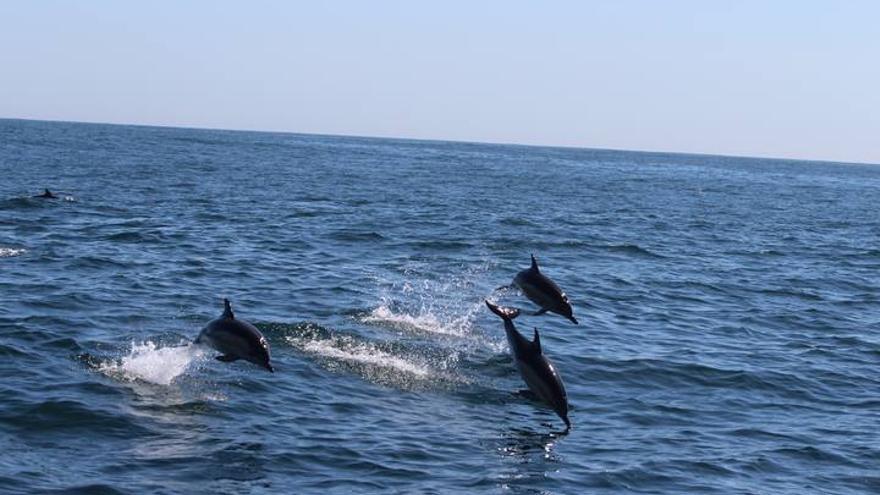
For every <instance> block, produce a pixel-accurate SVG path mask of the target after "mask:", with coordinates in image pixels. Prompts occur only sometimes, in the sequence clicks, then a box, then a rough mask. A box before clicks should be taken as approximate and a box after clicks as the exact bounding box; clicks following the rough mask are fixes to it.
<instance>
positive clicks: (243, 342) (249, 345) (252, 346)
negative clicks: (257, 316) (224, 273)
mask: <svg viewBox="0 0 880 495" xmlns="http://www.w3.org/2000/svg"><path fill="white" fill-rule="evenodd" d="M194 343H196V344H204V345H208V346H210V347H213V348H214V349H216V350H218V351H220V352H221V353H222V354H221V355H220V356H217V360H218V361H223V362H224V363H231V362H232V361H237V360H239V359H244V360H245V361H250V362H252V363H254V364H256V365H259V366H262V367H263V368H266V369H267V370H269V371H271V372H273V373H274V372H275V369H274V368H273V367H272V364H270V363H269V343H268V342H267V341H266V337H263V334H262V333H260V331H259V330H257V327H255V326H253V325H251V324H250V323H248V322H246V321H244V320H239V319H236V318H235V313H233V312H232V305H231V304H229V299H224V300H223V315H221V316H220V318H217V319H216V320H212V321H211V322H209V323H208V325H207V326H205V328H203V329H202V332H201V333H200V334H199V336H198V337H196V340H195V341H194Z"/></svg>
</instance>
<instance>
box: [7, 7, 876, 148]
mask: <svg viewBox="0 0 880 495" xmlns="http://www.w3.org/2000/svg"><path fill="white" fill-rule="evenodd" d="M878 22H880V2H876V1H859V0H849V1H845V2H835V1H831V0H828V1H811V0H803V1H787V0H775V1H751V0H742V1H732V0H731V1H723V0H716V1H709V0H700V1H684V0H665V1H659V0H607V1H588V0H585V1H553V0H548V1H537V0H535V1H528V2H527V1H517V0H507V1H495V0H484V1H478V0H473V1H459V0H446V1H391V0H373V1H343V0H340V1H333V0H327V1H310V2H305V1H303V2H299V1H280V0H279V1H273V0H254V1H247V2H245V1H225V0H216V1H199V0H154V1H149V2H128V1H115V0H76V1H74V0H67V1H52V0H27V1H24V0H21V1H20V0H5V1H3V2H0V118H27V119H45V120H69V121H87V122H110V123H132V124H151V125H170V126H186V127H209V128H223V129H250V130H272V131H290V132H300V133H316V134H336V135H358V136H386V137H403V138H418V139H441V140H457V141H478V142H499V143H519V144H539V145H562V146H577V147H586V148H611V149H626V150H650V151H672V152H689V153H710V154H725V155H745V156H764V157H780V158H801V159H814V160H831V161H848V162H867V163H880V140H878V137H880V29H878V27H877V26H878Z"/></svg>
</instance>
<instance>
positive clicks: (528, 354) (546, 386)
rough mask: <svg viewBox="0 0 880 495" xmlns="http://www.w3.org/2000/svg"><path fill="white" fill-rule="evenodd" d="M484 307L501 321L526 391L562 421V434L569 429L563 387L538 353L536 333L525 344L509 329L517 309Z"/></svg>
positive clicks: (538, 343) (550, 367)
mask: <svg viewBox="0 0 880 495" xmlns="http://www.w3.org/2000/svg"><path fill="white" fill-rule="evenodd" d="M486 306H488V307H489V309H490V310H492V312H493V313H495V314H496V315H498V316H500V317H501V319H502V320H504V332H505V333H506V334H507V343H508V344H510V352H511V354H513V361H514V363H516V367H517V369H518V370H519V374H520V375H522V378H523V380H524V381H525V382H526V385H528V386H529V390H531V391H532V393H533V394H535V395H537V396H538V398H539V399H541V400H542V401H544V402H546V403H547V404H548V405H549V406H550V407H552V408H553V410H554V411H556V414H558V415H559V417H560V418H562V421H565V428H566V430H568V429H569V428H571V422H570V421H569V420H568V397H567V396H566V394H565V385H563V384H562V378H560V377H559V373H557V372H556V368H554V367H553V364H552V363H550V361H549V360H548V359H547V357H546V356H544V353H543V351H542V350H541V337H540V336H539V335H538V330H537V329H535V340H533V341H531V342H529V341H528V340H527V339H526V338H525V337H523V336H522V334H521V333H519V331H517V329H516V327H515V326H513V319H514V318H516V317H517V316H519V310H518V309H514V308H501V307H498V306H496V305H494V304H492V303H490V302H489V301H486Z"/></svg>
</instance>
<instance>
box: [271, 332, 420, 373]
mask: <svg viewBox="0 0 880 495" xmlns="http://www.w3.org/2000/svg"><path fill="white" fill-rule="evenodd" d="M288 341H289V342H290V343H291V344H292V345H294V346H296V347H299V348H300V349H302V350H303V351H305V352H308V353H312V354H317V355H319V356H323V357H326V358H329V359H334V360H338V361H345V362H348V363H353V364H360V365H366V366H369V367H376V368H386V369H390V370H395V371H401V372H404V373H407V374H410V375H413V376H415V377H417V378H426V377H428V376H431V374H432V370H431V368H430V367H429V366H427V365H426V364H424V363H420V362H417V361H414V360H408V359H405V358H403V357H400V356H395V355H394V354H391V353H390V352H387V351H383V350H382V349H379V348H378V347H377V346H376V345H375V344H370V343H367V342H358V341H355V340H354V339H352V338H351V337H331V338H329V339H323V340H301V339H297V338H294V337H288Z"/></svg>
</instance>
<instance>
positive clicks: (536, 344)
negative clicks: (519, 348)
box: [532, 328, 544, 354]
mask: <svg viewBox="0 0 880 495" xmlns="http://www.w3.org/2000/svg"><path fill="white" fill-rule="evenodd" d="M532 347H534V349H535V350H536V351H538V354H543V353H544V351H542V350H541V336H540V335H538V329H537V328H536V329H535V339H534V340H532Z"/></svg>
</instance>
